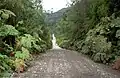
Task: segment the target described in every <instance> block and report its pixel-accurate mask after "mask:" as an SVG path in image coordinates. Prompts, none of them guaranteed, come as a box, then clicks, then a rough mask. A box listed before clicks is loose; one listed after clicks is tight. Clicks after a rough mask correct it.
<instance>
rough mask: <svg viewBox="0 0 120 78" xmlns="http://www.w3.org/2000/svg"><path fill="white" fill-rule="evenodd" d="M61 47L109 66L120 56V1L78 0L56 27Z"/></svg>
mask: <svg viewBox="0 0 120 78" xmlns="http://www.w3.org/2000/svg"><path fill="white" fill-rule="evenodd" d="M55 25H56V32H55V34H56V36H57V41H58V43H59V45H60V46H61V47H63V48H66V49H71V50H76V51H78V52H80V53H83V54H85V55H88V56H89V57H90V58H91V59H93V60H94V61H95V62H99V63H104V64H109V63H113V62H114V61H115V60H116V59H118V58H119V56H120V48H119V47H120V0H76V1H73V4H72V5H71V7H70V8H69V10H68V11H67V12H66V13H65V14H64V15H63V17H62V18H61V20H60V21H59V22H57V23H56V24H55Z"/></svg>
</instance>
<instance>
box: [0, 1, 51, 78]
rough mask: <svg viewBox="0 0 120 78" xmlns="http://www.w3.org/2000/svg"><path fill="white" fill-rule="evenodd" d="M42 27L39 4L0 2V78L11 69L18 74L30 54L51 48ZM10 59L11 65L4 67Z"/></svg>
mask: <svg viewBox="0 0 120 78" xmlns="http://www.w3.org/2000/svg"><path fill="white" fill-rule="evenodd" d="M45 26H46V24H45V22H44V13H43V9H42V5H41V0H0V49H1V51H0V52H1V54H4V55H0V65H1V66H0V75H2V73H3V74H4V73H5V72H7V71H10V70H11V69H14V68H15V70H16V71H21V70H22V69H24V67H25V63H26V60H27V59H29V57H30V53H31V52H36V51H37V52H45V50H46V49H49V48H51V38H50V32H49V29H48V28H47V27H45ZM4 57H5V58H4ZM10 59H13V61H12V62H11V61H10V62H11V63H13V64H11V63H8V61H9V60H10ZM9 64H11V65H10V67H9ZM21 66H23V67H21ZM22 72H23V71H22ZM0 77H1V76H0Z"/></svg>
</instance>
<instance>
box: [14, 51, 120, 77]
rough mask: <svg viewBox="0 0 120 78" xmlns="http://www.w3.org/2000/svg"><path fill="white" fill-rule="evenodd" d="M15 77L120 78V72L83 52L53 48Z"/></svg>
mask: <svg viewBox="0 0 120 78" xmlns="http://www.w3.org/2000/svg"><path fill="white" fill-rule="evenodd" d="M13 78H120V72H117V71H115V70H112V69H111V68H110V67H108V66H105V65H101V64H97V63H94V62H93V61H92V60H90V59H89V58H87V57H84V56H83V55H82V54H80V53H77V52H74V51H69V50H63V49H52V50H49V51H47V52H46V53H45V54H43V55H42V56H39V57H37V59H36V60H34V61H33V66H32V67H30V68H29V69H28V70H27V71H26V72H24V73H21V74H20V75H19V76H18V77H13Z"/></svg>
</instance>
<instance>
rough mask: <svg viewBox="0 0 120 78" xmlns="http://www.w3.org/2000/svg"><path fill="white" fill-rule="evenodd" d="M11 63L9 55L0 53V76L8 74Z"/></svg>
mask: <svg viewBox="0 0 120 78" xmlns="http://www.w3.org/2000/svg"><path fill="white" fill-rule="evenodd" d="M11 64H12V62H11V61H10V59H9V57H7V56H6V55H2V54H0V77H4V76H8V77H9V76H10V72H11V71H10V69H11V67H10V66H11Z"/></svg>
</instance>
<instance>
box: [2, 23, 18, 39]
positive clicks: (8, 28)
mask: <svg viewBox="0 0 120 78" xmlns="http://www.w3.org/2000/svg"><path fill="white" fill-rule="evenodd" d="M9 35H11V36H17V35H19V31H18V30H16V29H15V27H13V26H12V25H4V26H1V27H0V36H3V37H5V36H9Z"/></svg>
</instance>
